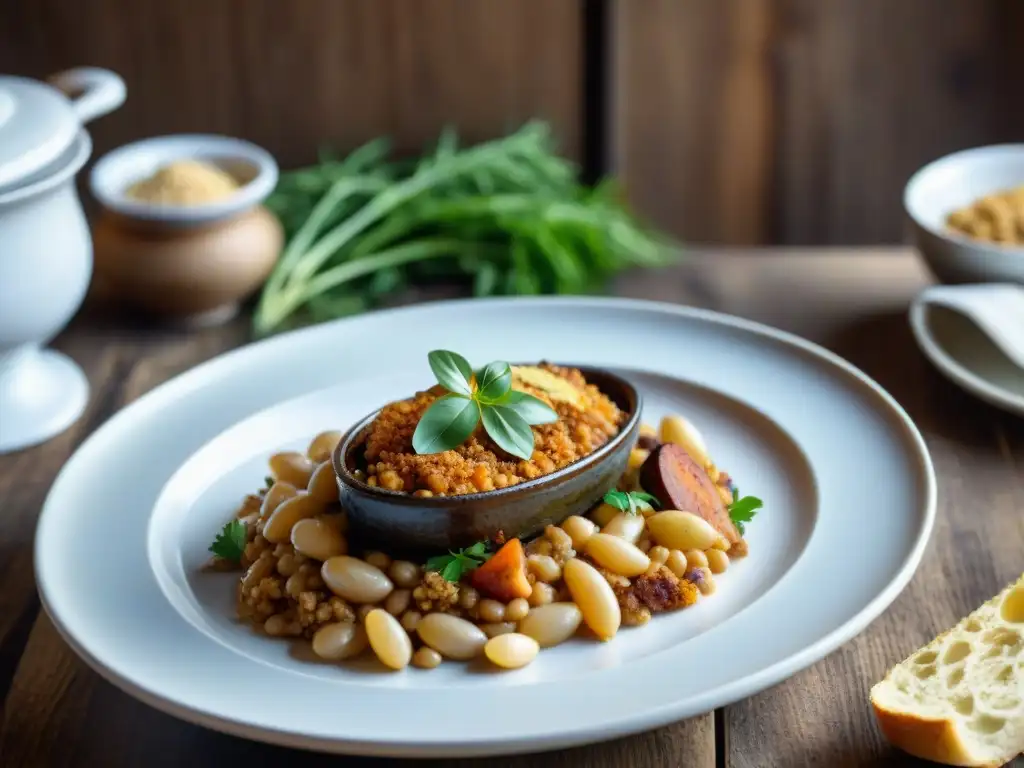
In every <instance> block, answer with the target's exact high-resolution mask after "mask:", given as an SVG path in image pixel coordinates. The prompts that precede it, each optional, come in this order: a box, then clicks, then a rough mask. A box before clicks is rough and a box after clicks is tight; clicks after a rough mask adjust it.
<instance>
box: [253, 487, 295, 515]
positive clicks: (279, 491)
mask: <svg viewBox="0 0 1024 768" xmlns="http://www.w3.org/2000/svg"><path fill="white" fill-rule="evenodd" d="M298 492H299V491H298V489H297V488H296V487H295V486H294V485H292V484H291V483H285V482H282V481H281V480H278V481H277V482H276V483H274V484H273V485H272V486H270V488H269V490H267V492H266V493H265V494H264V495H263V503H262V504H260V519H261V520H266V519H267V518H268V517H270V515H271V513H273V511H274V510H275V509H277V508H278V507H279V506H281V504H282V503H283V502H284V501H285V500H287V499H290V498H291V497H292V496H294V495H295V494H296V493H298Z"/></svg>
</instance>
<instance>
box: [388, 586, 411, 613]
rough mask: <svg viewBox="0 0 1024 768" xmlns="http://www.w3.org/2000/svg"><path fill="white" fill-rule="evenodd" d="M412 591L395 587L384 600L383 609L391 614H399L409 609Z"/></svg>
mask: <svg viewBox="0 0 1024 768" xmlns="http://www.w3.org/2000/svg"><path fill="white" fill-rule="evenodd" d="M411 600H412V592H410V591H409V590H408V589H396V590H395V591H394V592H392V593H391V594H390V595H388V597H387V599H386V600H385V601H384V610H385V611H387V612H388V613H390V614H391V615H392V616H401V615H402V614H403V613H405V612H406V611H407V610H408V609H409V603H410V602H411Z"/></svg>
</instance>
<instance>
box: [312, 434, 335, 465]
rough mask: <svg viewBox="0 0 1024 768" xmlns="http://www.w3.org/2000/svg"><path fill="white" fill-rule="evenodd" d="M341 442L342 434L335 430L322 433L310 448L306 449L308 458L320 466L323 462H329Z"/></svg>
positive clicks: (314, 439) (315, 438) (313, 440)
mask: <svg viewBox="0 0 1024 768" xmlns="http://www.w3.org/2000/svg"><path fill="white" fill-rule="evenodd" d="M340 440H341V432H336V431H334V430H330V431H328V432H321V433H320V434H319V435H317V436H316V437H314V438H313V439H312V440H311V441H310V443H309V447H308V448H307V449H306V456H307V457H309V460H310V461H313V462H316V463H318V464H319V463H320V462H322V461H329V460H330V458H331V454H332V453H334V449H335V448H336V447H337V445H338V442H339V441H340Z"/></svg>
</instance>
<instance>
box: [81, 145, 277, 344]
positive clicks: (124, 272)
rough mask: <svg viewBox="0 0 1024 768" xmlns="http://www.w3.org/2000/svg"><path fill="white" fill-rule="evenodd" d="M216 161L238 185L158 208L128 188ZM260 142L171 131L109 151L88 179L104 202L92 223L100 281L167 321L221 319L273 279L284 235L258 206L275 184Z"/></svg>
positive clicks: (270, 161)
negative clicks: (178, 167) (206, 199)
mask: <svg viewBox="0 0 1024 768" xmlns="http://www.w3.org/2000/svg"><path fill="white" fill-rule="evenodd" d="M186 158H187V159H199V160H204V161H206V162H209V163H212V164H215V165H217V166H219V167H220V168H221V169H223V170H225V171H227V172H228V173H229V174H230V175H231V176H233V177H234V178H235V180H236V181H238V182H239V184H240V186H239V189H238V190H236V191H235V192H234V193H233V194H232V195H230V196H229V197H226V198H223V199H220V200H216V201H213V202H210V203H202V204H198V205H188V206H185V205H157V204H152V203H146V202H141V201H138V200H133V199H130V198H128V197H126V196H125V190H126V189H128V187H130V186H131V185H132V184H133V183H135V182H136V181H138V180H140V179H143V178H145V177H147V176H149V175H151V174H152V173H154V172H156V171H157V170H158V169H159V168H161V167H162V166H164V165H166V164H168V163H170V162H173V161H175V160H182V159H186ZM277 175H278V170H277V164H276V163H275V162H274V159H273V158H272V157H271V156H270V154H268V153H267V152H266V151H264V150H263V149H261V148H259V147H257V146H255V145H253V144H250V143H249V142H247V141H241V140H239V139H232V138H228V137H225V136H202V135H185V136H164V137H158V138H153V139H146V140H144V141H139V142H135V143H133V144H129V145H126V146H124V147H121V148H119V149H117V150H114V151H113V152H111V153H109V154H107V155H105V156H104V157H103V158H101V159H100V160H99V161H98V162H97V163H96V165H95V167H94V168H93V170H92V174H91V176H90V185H91V191H92V193H93V195H94V196H95V197H96V199H97V200H98V201H99V202H100V204H101V205H102V207H103V212H102V213H101V214H100V215H99V216H98V217H97V218H96V221H95V223H94V224H93V240H94V243H95V248H96V258H95V260H96V278H97V280H98V281H100V282H101V283H102V287H103V288H105V289H106V290H107V292H108V293H111V294H113V295H114V296H116V298H118V299H119V300H121V301H123V302H124V303H127V304H129V305H131V306H133V307H136V308H138V309H141V310H144V311H146V312H148V313H150V314H152V315H154V316H157V317H158V318H160V319H163V320H171V321H174V322H175V323H184V324H188V325H208V324H211V323H216V322H222V321H224V320H226V319H228V318H230V317H232V316H233V315H234V314H235V313H237V311H238V308H239V306H240V304H241V302H242V301H243V300H244V299H246V298H247V297H248V296H250V295H251V294H252V293H253V292H254V291H256V290H257V289H258V288H259V287H260V286H261V285H262V284H263V282H264V281H265V280H266V279H267V277H268V276H269V274H270V271H271V269H272V268H273V266H274V263H275V261H276V260H277V257H278V255H279V254H280V252H281V248H282V245H283V242H284V233H283V231H282V229H281V225H280V223H279V222H278V220H277V219H276V218H275V217H274V216H273V215H272V214H271V213H270V212H269V211H267V209H266V208H264V207H263V206H262V205H261V203H262V202H263V200H264V199H265V198H266V197H267V195H268V194H270V192H271V191H272V190H273V188H274V186H275V185H276V184H277Z"/></svg>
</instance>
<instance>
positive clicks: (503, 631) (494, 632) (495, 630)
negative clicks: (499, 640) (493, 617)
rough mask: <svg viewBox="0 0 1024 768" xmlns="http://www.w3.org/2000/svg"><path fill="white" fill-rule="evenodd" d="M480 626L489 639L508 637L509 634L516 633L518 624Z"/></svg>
mask: <svg viewBox="0 0 1024 768" xmlns="http://www.w3.org/2000/svg"><path fill="white" fill-rule="evenodd" d="M478 626H479V627H480V631H481V632H483V633H484V634H485V635H487V636H488V637H497V636H498V635H507V634H508V633H509V632H515V631H516V623H515V622H514V621H502V622H499V623H497V624H479V625H478Z"/></svg>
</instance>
